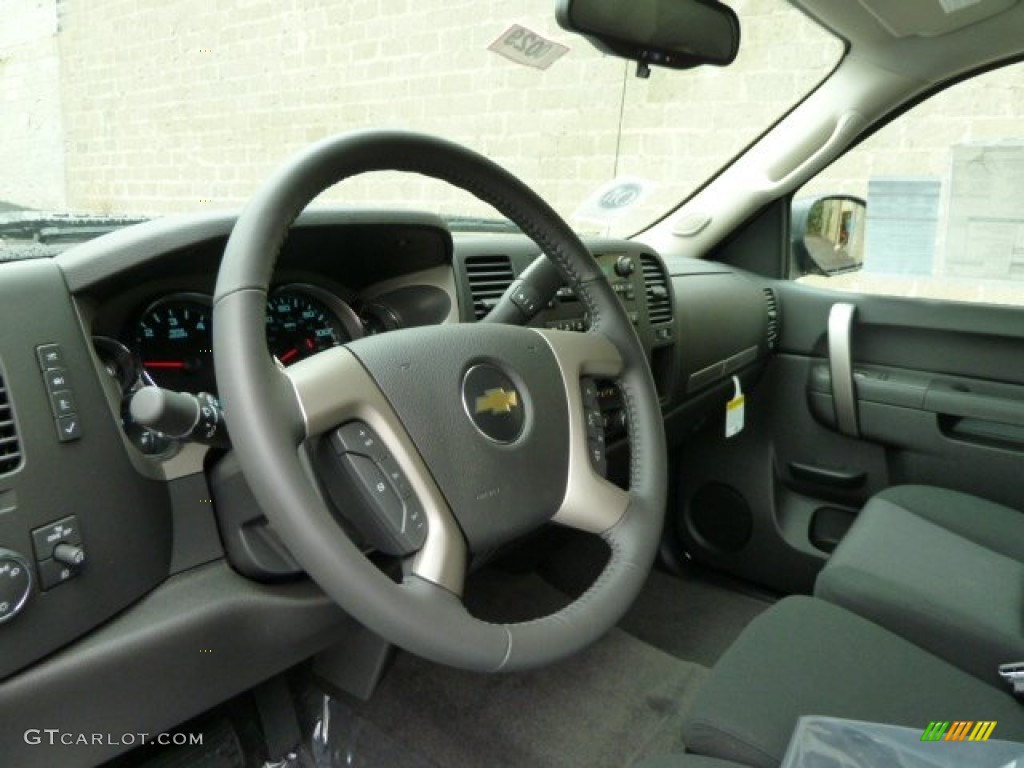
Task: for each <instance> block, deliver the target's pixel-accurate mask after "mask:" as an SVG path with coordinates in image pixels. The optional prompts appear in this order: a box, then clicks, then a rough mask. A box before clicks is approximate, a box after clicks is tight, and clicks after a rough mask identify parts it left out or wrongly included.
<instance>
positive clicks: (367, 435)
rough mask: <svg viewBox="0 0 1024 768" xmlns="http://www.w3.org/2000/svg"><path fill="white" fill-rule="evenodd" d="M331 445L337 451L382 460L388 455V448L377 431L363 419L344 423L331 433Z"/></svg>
mask: <svg viewBox="0 0 1024 768" xmlns="http://www.w3.org/2000/svg"><path fill="white" fill-rule="evenodd" d="M331 445H332V446H333V447H334V450H335V452H336V453H354V454H358V455H360V456H369V457H370V458H371V459H374V460H375V461H380V460H381V459H383V458H384V457H386V456H388V455H389V454H388V449H387V448H386V447H385V446H384V443H382V442H381V440H380V438H379V437H378V436H377V433H376V432H374V431H373V430H372V429H370V427H369V426H367V425H366V424H364V423H363V422H361V421H350V422H349V423H348V424H342V425H341V426H340V427H338V428H337V429H336V430H334V433H333V434H332V435H331Z"/></svg>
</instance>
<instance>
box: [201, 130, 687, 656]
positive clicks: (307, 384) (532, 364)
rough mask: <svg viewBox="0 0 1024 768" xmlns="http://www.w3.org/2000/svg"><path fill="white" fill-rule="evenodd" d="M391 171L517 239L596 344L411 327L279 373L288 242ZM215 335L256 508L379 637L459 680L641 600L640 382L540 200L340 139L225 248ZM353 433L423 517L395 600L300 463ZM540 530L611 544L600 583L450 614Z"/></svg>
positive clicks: (405, 142) (273, 185) (642, 376)
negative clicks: (278, 305) (274, 333)
mask: <svg viewBox="0 0 1024 768" xmlns="http://www.w3.org/2000/svg"><path fill="white" fill-rule="evenodd" d="M385 170H394V171H406V172H412V173H419V174H423V175H425V176H429V177H433V178H435V179H440V180H443V181H446V182H449V183H450V184H453V185H455V186H457V187H461V188H462V189H465V190H467V191H469V192H471V193H472V194H474V195H476V196H477V197H478V198H480V199H482V200H484V201H486V202H488V203H490V204H491V205H492V206H494V207H495V208H496V209H497V210H498V211H499V212H501V213H502V214H503V215H505V216H507V217H508V218H509V219H510V220H512V221H513V222H515V224H517V225H518V226H519V227H520V228H521V229H522V230H523V231H524V232H525V233H526V234H527V235H529V236H530V237H531V238H532V239H533V240H534V241H535V242H536V243H537V244H538V245H539V246H540V248H541V250H542V251H543V252H544V253H545V254H547V256H548V257H549V258H550V259H553V260H554V261H555V263H556V264H557V266H558V267H559V268H560V270H561V271H562V273H563V274H564V275H565V278H566V280H567V281H568V282H569V284H570V285H571V286H572V288H573V289H574V290H575V292H576V294H577V295H578V296H579V297H580V299H581V300H582V301H583V303H584V306H585V307H586V310H587V312H588V313H589V316H590V319H591V327H590V330H589V331H588V332H586V333H570V332H564V331H548V330H539V329H533V328H524V327H515V326H508V325H500V324H489V323H474V324H461V325H460V324H455V325H442V326H433V327H428V328H414V329H407V330H399V331H394V332H391V333H387V334H383V335H377V336H371V337H368V338H364V339H359V340H357V341H354V342H351V343H349V344H346V345H344V346H339V347H335V348H333V349H330V350H327V351H324V352H321V353H319V354H317V355H314V356H313V357H310V358H307V359H305V360H302V361H299V362H297V363H296V364H294V365H293V366H291V367H290V368H287V369H283V368H281V367H280V366H279V365H278V364H276V363H275V361H274V360H273V358H272V357H271V356H270V354H269V352H268V350H267V343H266V338H265V332H264V328H265V322H266V304H267V291H268V286H269V283H270V280H271V274H272V272H273V269H274V263H275V261H276V259H277V254H278V252H279V250H280V247H281V244H282V242H283V241H284V238H285V236H286V234H287V233H288V229H289V227H290V226H291V224H292V223H293V222H294V220H295V218H296V217H297V216H298V214H299V213H300V212H301V211H302V209H304V208H305V207H306V206H307V205H308V204H309V202H310V201H312V200H313V199H314V198H315V197H316V196H317V195H318V194H320V193H321V192H322V191H323V190H325V189H327V188H328V187H330V186H332V185H334V184H336V183H338V182H339V181H341V180H343V179H346V178H349V177H351V176H355V175H358V174H361V173H366V172H370V171H385ZM213 328H214V336H213V348H214V353H215V354H214V359H215V365H216V373H217V382H218V387H219V391H220V395H221V399H222V402H223V408H224V415H225V419H226V421H227V424H228V428H229V430H230V433H231V435H232V441H233V445H234V451H235V453H236V454H237V458H238V461H239V464H240V466H241V468H242V472H243V474H244V475H245V478H246V480H247V481H248V483H249V485H250V487H251V488H252V490H253V492H254V494H255V496H256V498H257V499H258V500H259V504H260V506H261V507H262V509H263V511H264V513H265V514H266V516H267V518H268V519H269V521H270V523H271V525H272V526H273V528H274V529H275V531H276V532H277V533H278V534H279V535H280V537H281V539H282V540H283V541H284V543H285V544H286V546H287V547H288V549H289V550H290V551H291V553H292V554H293V556H294V557H295V558H296V559H297V560H298V562H299V563H300V564H301V565H302V566H303V568H305V569H306V571H307V573H308V574H309V575H310V576H311V577H312V578H313V579H314V580H315V581H316V582H317V583H318V584H319V585H320V587H321V588H322V589H323V590H324V591H325V592H326V593H327V594H328V595H329V596H330V597H331V598H333V599H334V600H335V601H336V602H337V603H338V604H339V605H340V606H341V607H342V608H343V609H344V610H345V611H346V612H348V613H349V614H350V615H351V616H353V617H354V618H355V619H356V620H358V621H359V622H361V623H362V624H363V625H365V626H366V627H368V628H369V629H371V630H373V631H374V632H376V633H377V634H379V635H380V636H381V637H383V638H385V639H387V640H389V641H391V642H393V643H395V644H396V645H399V646H401V647H403V648H405V649H406V650H408V651H411V652H413V653H416V654H418V655H421V656H424V657H426V658H429V659H432V660H434V661H437V662H440V663H444V664H449V665H452V666H455V667H462V668H465V669H472V670H481V671H497V670H512V669H521V668H528V667H535V666H538V665H541V664H544V663H548V662H551V661H554V660H556V659H559V658H562V657H564V656H567V655H569V654H571V653H573V652H575V651H577V650H579V649H581V648H583V647H584V646H586V645H587V644H589V643H590V642H592V641H594V640H596V639H597V638H598V637H600V636H601V635H602V634H604V633H605V632H606V631H607V630H608V629H610V628H611V627H612V626H613V625H614V624H615V623H616V622H617V621H618V620H619V618H620V617H621V616H622V614H623V613H624V612H625V611H626V609H627V608H628V607H629V605H630V604H631V603H632V601H633V599H634V598H635V597H636V595H637V593H638V592H639V590H640V588H641V586H642V585H643V582H644V580H645V578H646V576H647V574H648V572H649V571H650V568H651V565H652V563H653V560H654V555H655V552H656V550H657V545H658V541H659V538H660V535H661V530H662V522H663V517H664V507H665V493H666V492H665V488H666V478H667V470H666V451H665V440H664V427H663V423H662V416H661V412H660V409H659V406H658V399H657V395H656V393H655V389H654V384H653V381H652V379H651V374H650V369H649V367H648V364H647V361H646V359H645V356H644V352H643V349H642V347H641V345H640V342H639V340H638V339H637V336H636V333H635V331H634V330H633V327H632V324H631V322H630V320H629V318H628V317H627V315H626V312H625V311H624V309H623V308H622V306H621V304H620V303H619V302H618V300H617V299H616V297H615V295H614V293H613V292H612V290H611V287H610V285H609V284H608V281H607V280H606V278H605V277H604V275H603V274H602V272H601V270H600V268H599V267H598V265H597V263H596V262H595V261H594V259H593V257H592V256H591V255H590V253H589V252H588V251H587V249H586V247H585V246H584V245H583V244H582V243H581V242H580V240H579V238H578V237H577V236H576V235H575V234H574V233H573V231H572V230H571V229H570V228H569V226H568V225H567V224H566V223H565V222H564V221H562V219H561V218H560V217H559V216H558V214H556V213H555V212H554V211H553V210H552V209H551V208H550V207H549V206H548V205H547V204H546V203H545V202H544V201H543V200H541V199H540V197H538V196H537V195H536V194H535V193H534V192H533V191H531V190H530V189H529V188H528V187H526V186H525V185H524V184H523V183H522V182H520V181H519V180H518V179H516V178H515V177H514V176H512V175H511V174H509V173H508V172H506V171H505V170H503V169H502V168H500V167H499V166H497V165H496V164H494V163H493V162H491V161H490V160H488V159H487V158H485V157H483V156H482V155H479V154H476V153H474V152H472V151H470V150H468V149H465V148H463V147H461V146H459V145H457V144H453V143H450V142H447V141H443V140H440V139H437V138H433V137H429V136H424V135H419V134H414V133H407V132H396V131H389V132H382V131H367V132H358V133H354V134H347V135H342V136H339V137H335V138H330V139H327V140H324V141H322V142H320V143H318V144H315V145H313V146H311V147H309V148H308V149H306V150H304V151H302V152H300V153H299V154H298V155H296V156H295V157H294V158H292V159H291V160H290V161H289V162H288V163H287V164H286V165H285V166H284V167H283V168H281V169H280V170H279V171H278V172H277V173H276V174H275V175H274V176H273V177H272V178H271V179H270V181H269V182H268V183H267V184H266V185H265V186H264V187H263V188H262V189H261V190H260V191H259V192H258V193H257V195H256V196H255V197H254V198H253V199H252V201H251V202H250V203H249V204H248V205H247V207H246V208H245V210H244V211H243V212H242V214H241V215H240V217H239V219H238V221H237V223H236V225H235V227H234V230H233V231H232V234H231V237H230V240H229V242H228V245H227V249H226V251H225V254H224V258H223V262H222V264H221V267H220V272H219V275H218V278H217V288H216V295H215V297H214V305H213ZM591 376H594V377H600V378H604V379H613V380H615V381H616V382H617V384H618V386H619V388H620V389H621V391H622V395H623V402H624V407H625V411H626V415H627V420H628V433H629V445H630V450H631V466H630V485H629V491H628V492H627V491H624V490H622V489H620V488H619V487H617V486H616V485H614V484H612V483H610V482H608V481H607V480H606V479H605V478H604V477H602V476H601V475H600V474H599V473H598V472H597V471H595V470H594V468H593V467H592V464H591V462H590V457H589V452H588V442H587V441H588V437H587V425H586V422H585V408H584V399H585V394H584V393H583V392H582V391H581V378H582V377H591ZM481 403H482V404H483V406H482V407H481ZM349 422H357V423H358V424H359V425H360V426H366V427H369V430H370V431H371V433H372V434H375V435H376V436H377V437H378V438H379V441H380V443H381V444H382V449H383V450H384V452H385V453H386V454H387V455H389V456H390V457H391V459H393V460H394V462H395V463H396V464H397V467H398V468H399V470H400V471H401V472H402V473H403V474H404V477H405V479H406V480H407V488H408V491H410V492H411V494H412V496H410V498H412V499H413V500H414V501H415V503H416V506H417V508H418V509H421V510H422V512H423V518H424V519H423V521H422V523H424V525H423V528H425V537H423V539H422V541H421V542H417V543H416V546H415V551H413V552H409V553H407V554H406V556H405V558H404V560H403V561H402V562H403V576H402V579H401V581H400V582H399V581H396V580H395V579H394V578H392V577H391V576H389V575H387V574H386V573H385V572H384V571H382V570H381V569H380V568H378V567H377V566H376V565H375V564H374V563H373V562H371V560H369V559H368V558H367V557H366V556H365V555H364V554H363V552H362V551H361V550H360V547H359V546H357V544H356V543H355V542H354V541H353V540H352V538H350V537H349V536H348V535H347V534H346V533H345V531H344V530H343V528H342V526H340V525H339V523H338V522H337V519H336V517H335V515H334V514H333V513H332V510H331V503H330V502H329V501H328V500H327V499H326V498H325V494H324V493H323V490H322V486H321V483H320V482H318V479H317V476H316V472H315V470H314V469H312V468H311V466H310V462H309V461H308V460H306V459H308V456H309V451H308V449H309V448H310V446H313V445H320V446H323V445H324V444H325V442H328V441H330V440H332V439H335V440H336V439H337V436H336V430H337V428H338V427H339V425H344V424H346V423H349ZM332 435H335V437H334V438H332V437H331V436H332ZM304 447H305V449H307V450H304ZM378 458H379V457H378ZM548 521H554V522H556V523H560V524H562V525H566V526H570V527H573V528H577V529H581V530H584V531H588V532H591V533H593V534H597V535H600V536H602V537H603V538H604V539H605V540H606V541H607V543H608V544H609V546H610V549H611V555H610V558H609V561H608V563H607V565H606V567H605V569H604V571H603V572H602V573H601V575H600V576H599V577H598V578H597V580H596V581H595V582H594V584H593V585H592V586H591V587H590V589H589V590H588V591H587V592H585V593H584V594H583V595H581V596H580V597H579V598H578V599H577V600H575V601H574V602H572V603H570V604H569V605H568V606H566V607H565V608H564V609H562V610H560V611H558V612H557V613H554V614H551V615H549V616H546V617H544V618H540V619H536V620H533V621H529V622H523V623H516V624H494V623H488V622H485V621H482V620H480V619H477V618H475V617H473V616H472V615H471V614H470V613H469V612H468V611H467V609H466V607H465V605H464V604H463V602H462V600H461V599H460V595H461V592H462V587H463V583H464V579H465V576H466V569H467V563H468V561H469V558H470V556H471V555H472V554H473V553H476V552H483V551H485V550H489V549H491V548H493V547H495V546H498V545H501V544H504V543H507V542H510V541H512V540H513V539H515V538H517V537H519V536H522V535H524V534H525V533H527V532H529V531H531V530H533V529H536V528H537V527H539V526H541V525H542V524H544V523H546V522H548Z"/></svg>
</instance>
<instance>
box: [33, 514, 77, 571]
mask: <svg viewBox="0 0 1024 768" xmlns="http://www.w3.org/2000/svg"><path fill="white" fill-rule="evenodd" d="M61 544H70V545H72V546H75V547H79V546H81V544H82V536H81V533H80V532H79V530H78V519H77V518H76V517H75V516H74V515H68V516H67V517H64V518H61V519H60V520H57V521H55V522H52V523H50V524H49V525H44V526H43V527H42V528H36V529H35V530H33V531H32V549H33V550H34V551H35V555H36V560H46V559H48V558H51V557H54V556H55V551H56V549H57V547H58V546H59V545H61Z"/></svg>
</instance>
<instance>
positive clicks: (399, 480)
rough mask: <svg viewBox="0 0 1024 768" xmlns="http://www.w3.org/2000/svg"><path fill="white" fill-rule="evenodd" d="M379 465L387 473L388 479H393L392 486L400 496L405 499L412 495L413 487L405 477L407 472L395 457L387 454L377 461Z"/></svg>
mask: <svg viewBox="0 0 1024 768" xmlns="http://www.w3.org/2000/svg"><path fill="white" fill-rule="evenodd" d="M377 466H378V467H380V469H381V471H382V472H383V473H384V474H385V475H387V478H388V480H390V481H391V486H392V487H393V488H394V489H395V491H397V492H398V495H399V496H401V497H402V498H403V499H408V498H409V497H410V496H412V488H410V487H409V481H408V480H406V479H405V473H404V472H402V469H401V467H399V466H398V462H397V461H395V460H394V458H392V457H391V456H385V457H384V458H382V459H381V460H380V461H378V462H377Z"/></svg>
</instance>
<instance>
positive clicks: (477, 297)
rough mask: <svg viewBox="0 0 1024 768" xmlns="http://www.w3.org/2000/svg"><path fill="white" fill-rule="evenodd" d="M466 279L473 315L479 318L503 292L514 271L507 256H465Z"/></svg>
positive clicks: (511, 279)
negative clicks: (471, 300) (471, 299)
mask: <svg viewBox="0 0 1024 768" xmlns="http://www.w3.org/2000/svg"><path fill="white" fill-rule="evenodd" d="M465 265H466V279H467V280H468V281H469V293H470V296H472V298H473V316H474V318H475V319H477V320H479V319H481V318H482V317H483V316H484V315H486V314H487V313H488V312H490V311H491V310H492V309H493V308H494V305H495V304H497V303H498V299H500V298H501V296H502V294H504V293H505V289H507V288H508V287H509V286H510V285H512V281H513V280H514V279H515V273H514V272H513V271H512V261H511V260H510V259H509V257H508V256H467V257H466V261H465Z"/></svg>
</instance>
